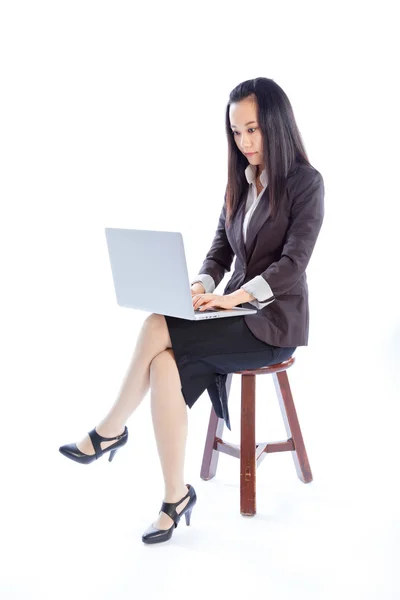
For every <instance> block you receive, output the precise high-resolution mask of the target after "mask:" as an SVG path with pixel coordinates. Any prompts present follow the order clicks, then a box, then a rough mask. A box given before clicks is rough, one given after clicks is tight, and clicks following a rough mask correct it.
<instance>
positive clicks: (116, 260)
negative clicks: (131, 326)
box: [105, 227, 257, 321]
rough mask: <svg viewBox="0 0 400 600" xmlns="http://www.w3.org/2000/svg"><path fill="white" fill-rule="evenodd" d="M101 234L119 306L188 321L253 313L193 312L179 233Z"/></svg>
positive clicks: (234, 310)
mask: <svg viewBox="0 0 400 600" xmlns="http://www.w3.org/2000/svg"><path fill="white" fill-rule="evenodd" d="M105 234H106V240H107V247H108V253H109V256H110V264H111V272H112V276H113V281H114V287H115V293H116V297H117V303H118V305H119V306H123V307H126V308H136V309H137V310H144V311H147V312H151V313H157V314H160V315H168V316H171V317H179V318H181V319H190V320H192V321H200V320H202V319H218V318H222V317H236V316H238V315H250V314H253V313H256V312H257V309H256V308H254V309H247V308H241V307H238V306H235V307H234V308H232V309H229V310H227V309H223V308H213V307H212V308H211V309H207V310H204V311H200V310H194V308H193V300H192V294H191V290H190V281H189V276H188V270H187V265H186V257H185V249H184V245H183V238H182V234H181V233H179V232H172V231H148V230H144V229H119V228H114V227H106V228H105Z"/></svg>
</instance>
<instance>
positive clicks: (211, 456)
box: [200, 407, 225, 481]
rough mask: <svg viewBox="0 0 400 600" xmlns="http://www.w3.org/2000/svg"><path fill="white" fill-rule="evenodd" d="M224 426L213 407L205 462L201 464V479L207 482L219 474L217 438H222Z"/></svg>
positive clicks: (204, 457)
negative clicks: (215, 447) (215, 446)
mask: <svg viewBox="0 0 400 600" xmlns="http://www.w3.org/2000/svg"><path fill="white" fill-rule="evenodd" d="M224 425H225V421H224V419H220V418H219V417H217V414H216V412H215V410H214V407H211V414H210V420H209V423H208V431H207V437H206V444H205V446H204V453H203V462H202V463H201V469H200V477H201V478H202V479H204V480H205V481H208V480H209V479H212V478H213V477H215V474H216V472H217V466H218V458H219V451H218V450H215V449H214V445H215V438H216V437H218V438H222V432H223V430H224Z"/></svg>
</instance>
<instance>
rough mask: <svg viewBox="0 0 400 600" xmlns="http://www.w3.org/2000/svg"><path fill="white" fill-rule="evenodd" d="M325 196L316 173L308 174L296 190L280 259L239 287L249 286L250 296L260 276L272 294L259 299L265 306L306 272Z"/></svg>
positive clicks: (319, 177)
mask: <svg viewBox="0 0 400 600" xmlns="http://www.w3.org/2000/svg"><path fill="white" fill-rule="evenodd" d="M324 196H325V187H324V180H323V177H322V175H321V173H319V171H316V170H314V171H313V172H312V173H307V174H306V175H305V176H304V177H303V179H302V180H301V181H300V184H299V185H298V186H297V188H296V190H295V196H294V198H293V202H292V208H291V214H290V220H289V227H288V230H287V233H286V237H285V241H284V245H283V249H282V253H281V257H280V259H279V260H278V261H276V262H274V263H272V264H271V265H270V266H269V267H268V268H267V269H266V270H265V271H263V272H262V273H261V274H260V275H258V276H257V277H255V278H254V279H252V280H251V281H249V282H247V283H246V284H245V285H244V286H242V287H243V289H245V288H246V287H247V286H249V287H248V289H247V290H246V291H248V292H249V293H250V294H251V293H252V291H251V290H252V289H253V291H256V292H257V291H258V290H261V289H262V288H261V286H260V285H259V284H260V281H259V278H260V277H262V278H263V279H264V281H265V282H266V283H267V284H268V288H270V290H271V294H272V296H270V297H269V298H260V297H258V300H259V301H260V302H262V301H264V302H265V301H266V302H265V304H264V306H265V305H266V304H269V303H270V302H272V301H273V300H274V299H275V296H281V295H282V294H286V293H287V292H289V291H290V289H291V288H292V287H293V286H294V285H295V284H296V283H297V281H298V280H299V279H300V277H301V276H302V274H303V273H304V272H305V270H306V267H307V265H308V263H309V261H310V258H311V254H312V252H313V249H314V246H315V243H316V241H317V238H318V235H319V231H320V229H321V226H322V222H323V219H324ZM256 280H257V281H256ZM268 288H265V289H268ZM253 295H255V294H253Z"/></svg>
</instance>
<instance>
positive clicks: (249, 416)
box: [200, 356, 312, 516]
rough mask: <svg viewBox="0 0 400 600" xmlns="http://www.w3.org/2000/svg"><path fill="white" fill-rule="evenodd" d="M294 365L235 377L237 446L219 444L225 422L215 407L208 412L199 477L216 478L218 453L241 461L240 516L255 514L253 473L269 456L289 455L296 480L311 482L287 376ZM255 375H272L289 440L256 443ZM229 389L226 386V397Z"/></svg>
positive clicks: (261, 369) (275, 366)
mask: <svg viewBox="0 0 400 600" xmlns="http://www.w3.org/2000/svg"><path fill="white" fill-rule="evenodd" d="M294 361H295V359H294V357H293V356H292V357H291V358H289V359H288V360H286V361H284V362H281V363H277V364H275V365H270V366H268V367H262V368H260V369H254V370H248V371H237V372H236V373H235V374H237V375H241V376H242V394H241V433H240V446H238V445H236V444H229V443H227V442H224V441H223V440H222V437H221V436H222V432H223V428H224V424H225V421H224V419H220V418H218V417H217V415H216V413H215V411H214V407H212V408H211V415H210V421H209V425H208V432H207V438H206V444H205V448H204V454H203V462H202V465H201V471H200V477H201V478H202V479H204V480H206V481H207V480H209V479H212V478H213V477H214V476H215V474H216V472H217V465H218V458H219V453H220V452H224V453H225V454H229V455H230V456H234V457H236V458H240V512H241V514H242V515H249V516H250V515H254V514H255V513H256V470H257V467H258V466H259V465H260V464H261V462H262V461H263V460H264V458H265V456H266V454H267V453H269V452H287V451H290V452H291V453H292V457H293V460H294V464H295V467H296V471H297V475H298V477H299V478H300V479H301V481H303V482H304V483H309V482H310V481H312V473H311V468H310V464H309V462H308V458H307V452H306V449H305V446H304V441H303V436H302V434H301V430H300V424H299V421H298V418H297V414H296V409H295V406H294V403H293V398H292V394H291V391H290V386H289V379H288V376H287V373H286V370H287V369H288V368H289V367H291V366H292V364H293V363H294ZM256 375H272V376H273V378H274V384H275V389H276V393H277V396H278V399H279V404H280V408H281V413H282V417H283V420H284V422H285V427H286V433H287V436H288V439H287V440H286V441H284V442H272V443H267V442H263V443H259V444H257V443H256V441H255V400H256V398H255V391H256ZM230 382H231V380H230ZM229 389H230V383H229ZM229 389H228V386H227V393H228V395H229Z"/></svg>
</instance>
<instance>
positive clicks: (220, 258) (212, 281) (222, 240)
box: [191, 201, 235, 293]
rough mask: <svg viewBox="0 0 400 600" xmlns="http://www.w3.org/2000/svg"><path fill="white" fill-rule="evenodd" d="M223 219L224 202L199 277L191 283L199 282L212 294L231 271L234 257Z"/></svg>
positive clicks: (224, 217) (224, 212)
mask: <svg viewBox="0 0 400 600" xmlns="http://www.w3.org/2000/svg"><path fill="white" fill-rule="evenodd" d="M225 219H226V204H225V201H224V205H223V207H222V210H221V213H220V216H219V220H218V226H217V230H216V232H215V236H214V239H213V242H212V244H211V248H210V249H209V251H208V253H207V255H206V258H205V260H204V262H203V265H202V267H201V269H200V271H199V275H198V276H197V277H196V279H195V280H193V281H192V282H191V283H192V284H193V283H195V281H201V283H203V284H205V286H204V287H205V288H206V291H207V292H208V293H212V292H213V291H214V289H215V288H216V287H217V286H218V285H219V283H220V282H221V281H222V279H223V277H224V275H225V273H226V272H228V271H230V270H231V266H232V262H233V258H234V256H235V253H234V251H233V250H232V248H231V245H230V243H229V241H228V238H227V236H226V231H225ZM200 275H208V277H207V278H206V277H204V278H202V277H200ZM213 286H214V287H213Z"/></svg>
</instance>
